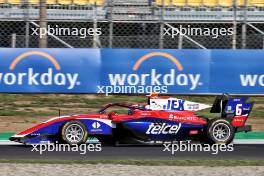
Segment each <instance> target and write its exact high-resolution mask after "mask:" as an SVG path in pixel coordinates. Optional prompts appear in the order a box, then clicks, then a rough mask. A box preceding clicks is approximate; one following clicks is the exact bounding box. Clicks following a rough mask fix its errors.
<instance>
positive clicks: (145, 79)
mask: <svg viewBox="0 0 264 176" xmlns="http://www.w3.org/2000/svg"><path fill="white" fill-rule="evenodd" d="M155 56H160V57H163V58H166V59H169V60H170V61H172V62H173V63H174V64H175V65H176V67H177V69H170V70H169V73H167V74H162V73H158V71H157V70H156V69H150V72H149V73H145V74H136V73H134V74H108V78H109V82H110V84H111V85H112V86H116V85H121V86H122V85H129V86H145V85H151V86H161V85H164V86H175V85H176V86H187V87H189V89H190V90H195V89H196V88H197V87H198V86H200V85H202V82H200V77H201V75H200V74H185V73H179V74H176V72H177V71H182V70H183V66H182V65H181V63H180V62H179V61H178V60H177V59H176V58H175V57H174V56H172V55H170V54H168V53H164V52H152V53H149V54H146V55H144V56H142V57H141V58H140V59H138V60H137V62H136V63H135V64H134V66H133V68H132V69H133V70H134V71H137V70H138V69H139V67H140V65H141V64H142V63H143V62H144V61H146V60H147V59H150V58H152V57H155Z"/></svg>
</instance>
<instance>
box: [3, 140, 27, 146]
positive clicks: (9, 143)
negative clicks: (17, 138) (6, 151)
mask: <svg viewBox="0 0 264 176" xmlns="http://www.w3.org/2000/svg"><path fill="white" fill-rule="evenodd" d="M0 145H22V144H21V143H18V142H14V141H9V140H0Z"/></svg>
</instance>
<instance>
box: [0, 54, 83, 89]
mask: <svg viewBox="0 0 264 176" xmlns="http://www.w3.org/2000/svg"><path fill="white" fill-rule="evenodd" d="M32 55H37V56H41V57H38V58H44V59H47V60H49V61H50V62H51V63H52V64H53V65H54V67H55V69H56V71H54V69H53V68H48V69H47V71H46V72H42V73H39V72H37V71H35V69H34V68H31V67H29V68H28V69H27V71H26V72H19V73H13V72H7V73H0V84H5V85H24V84H28V85H34V86H38V85H44V86H51V85H57V86H67V89H69V90H70V89H74V87H75V86H76V85H80V82H79V81H78V76H79V75H78V73H62V72H59V71H60V70H61V67H60V65H59V63H58V62H57V61H56V59H55V58H54V57H52V56H51V55H49V54H47V53H44V52H41V51H29V52H26V53H23V54H21V55H19V56H18V57H16V58H15V59H14V60H13V62H12V63H11V64H10V66H9V70H11V71H12V70H14V69H15V68H16V65H17V64H18V63H19V62H20V61H22V60H23V59H26V58H28V56H32Z"/></svg>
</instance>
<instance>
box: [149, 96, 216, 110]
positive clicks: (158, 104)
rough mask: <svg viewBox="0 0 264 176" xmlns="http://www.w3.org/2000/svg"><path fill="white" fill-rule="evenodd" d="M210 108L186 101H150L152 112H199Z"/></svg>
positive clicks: (157, 99) (168, 99) (156, 99)
mask: <svg viewBox="0 0 264 176" xmlns="http://www.w3.org/2000/svg"><path fill="white" fill-rule="evenodd" d="M210 107H211V106H209V105H206V104H202V103H195V102H191V101H186V100H182V99H177V98H167V99H163V98H160V99H159V98H153V99H150V109H152V110H166V111H184V110H186V111H199V110H202V109H206V108H210Z"/></svg>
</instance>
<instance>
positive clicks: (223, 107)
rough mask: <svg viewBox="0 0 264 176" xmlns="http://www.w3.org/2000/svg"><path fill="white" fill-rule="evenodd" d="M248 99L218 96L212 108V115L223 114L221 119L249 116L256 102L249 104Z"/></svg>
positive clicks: (224, 95)
mask: <svg viewBox="0 0 264 176" xmlns="http://www.w3.org/2000/svg"><path fill="white" fill-rule="evenodd" d="M247 100H248V97H232V96H230V95H228V94H222V95H220V96H217V97H216V99H215V101H214V104H213V106H212V108H211V111H210V112H211V113H221V117H226V116H227V115H232V116H249V114H250V112H251V110H252V108H253V105H254V102H247Z"/></svg>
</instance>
